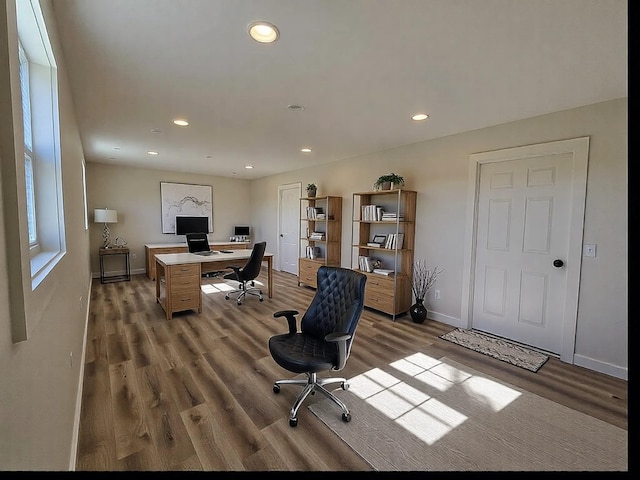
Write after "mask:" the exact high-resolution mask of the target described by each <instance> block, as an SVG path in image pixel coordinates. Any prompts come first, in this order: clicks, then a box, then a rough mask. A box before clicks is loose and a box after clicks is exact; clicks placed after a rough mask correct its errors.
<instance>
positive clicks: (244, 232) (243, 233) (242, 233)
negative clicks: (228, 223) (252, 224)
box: [233, 225, 250, 237]
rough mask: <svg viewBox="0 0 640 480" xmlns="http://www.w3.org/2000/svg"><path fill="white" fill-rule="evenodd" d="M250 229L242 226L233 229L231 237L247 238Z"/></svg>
mask: <svg viewBox="0 0 640 480" xmlns="http://www.w3.org/2000/svg"><path fill="white" fill-rule="evenodd" d="M249 230H250V228H249V227H247V226H243V225H236V226H235V227H233V235H234V236H236V237H248V236H249Z"/></svg>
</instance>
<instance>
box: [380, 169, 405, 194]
mask: <svg viewBox="0 0 640 480" xmlns="http://www.w3.org/2000/svg"><path fill="white" fill-rule="evenodd" d="M402 187H404V177H402V176H401V175H398V174H395V173H393V172H392V173H389V174H387V175H381V176H380V177H378V179H377V180H376V182H375V183H374V184H373V188H374V189H375V190H391V189H393V188H402Z"/></svg>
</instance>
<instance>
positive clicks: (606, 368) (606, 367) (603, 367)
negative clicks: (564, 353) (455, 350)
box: [427, 309, 629, 381]
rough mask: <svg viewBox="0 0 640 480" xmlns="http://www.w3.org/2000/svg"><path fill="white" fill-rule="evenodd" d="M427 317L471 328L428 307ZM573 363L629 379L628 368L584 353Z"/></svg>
mask: <svg viewBox="0 0 640 480" xmlns="http://www.w3.org/2000/svg"><path fill="white" fill-rule="evenodd" d="M427 312H428V313H427V318H429V319H431V320H436V321H438V322H441V323H446V324H447V325H451V326H452V327H457V328H469V326H468V325H463V323H464V322H463V321H462V320H461V319H459V318H455V317H450V316H448V315H443V314H442V313H438V312H434V311H433V310H429V309H427ZM573 364H574V365H577V366H579V367H585V368H588V369H589V370H593V371H595V372H599V373H604V374H605V375H611V376H612V377H616V378H620V379H622V380H627V381H628V380H629V377H628V368H625V367H619V366H617V365H612V364H610V363H606V362H603V361H601V360H595V359H593V358H589V357H585V356H584V355H577V354H574V355H573Z"/></svg>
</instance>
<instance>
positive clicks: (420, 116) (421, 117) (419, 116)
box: [411, 113, 429, 122]
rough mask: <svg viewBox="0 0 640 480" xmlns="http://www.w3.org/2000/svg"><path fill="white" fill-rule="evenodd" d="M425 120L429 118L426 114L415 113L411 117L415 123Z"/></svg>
mask: <svg viewBox="0 0 640 480" xmlns="http://www.w3.org/2000/svg"><path fill="white" fill-rule="evenodd" d="M427 118H429V115H427V114H426V113H416V114H415V115H414V116H413V117H411V119H412V120H415V121H416V122H419V121H421V120H426V119H427Z"/></svg>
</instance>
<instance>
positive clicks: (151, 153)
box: [147, 150, 158, 155]
mask: <svg viewBox="0 0 640 480" xmlns="http://www.w3.org/2000/svg"><path fill="white" fill-rule="evenodd" d="M147 153H148V154H149V155H158V152H154V151H152V150H149V151H148V152H147Z"/></svg>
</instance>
